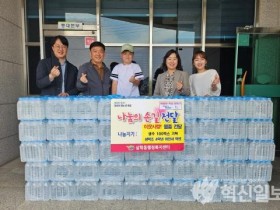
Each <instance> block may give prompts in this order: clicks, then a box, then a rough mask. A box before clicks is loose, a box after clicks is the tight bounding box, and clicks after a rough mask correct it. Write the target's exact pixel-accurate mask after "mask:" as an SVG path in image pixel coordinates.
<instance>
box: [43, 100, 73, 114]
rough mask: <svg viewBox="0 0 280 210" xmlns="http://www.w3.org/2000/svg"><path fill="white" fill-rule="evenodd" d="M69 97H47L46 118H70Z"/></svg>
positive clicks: (70, 102) (70, 103)
mask: <svg viewBox="0 0 280 210" xmlns="http://www.w3.org/2000/svg"><path fill="white" fill-rule="evenodd" d="M71 105H72V101H71V97H47V100H46V118H47V119H71V107H72V106H71Z"/></svg>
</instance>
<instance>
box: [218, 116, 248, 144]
mask: <svg viewBox="0 0 280 210" xmlns="http://www.w3.org/2000/svg"><path fill="white" fill-rule="evenodd" d="M222 130H223V135H222V138H223V139H247V121H246V120H236V119H225V120H223V121H222Z"/></svg>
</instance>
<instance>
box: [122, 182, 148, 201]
mask: <svg viewBox="0 0 280 210" xmlns="http://www.w3.org/2000/svg"><path fill="white" fill-rule="evenodd" d="M124 199H125V200H147V199H148V183H147V182H146V181H125V182H124Z"/></svg>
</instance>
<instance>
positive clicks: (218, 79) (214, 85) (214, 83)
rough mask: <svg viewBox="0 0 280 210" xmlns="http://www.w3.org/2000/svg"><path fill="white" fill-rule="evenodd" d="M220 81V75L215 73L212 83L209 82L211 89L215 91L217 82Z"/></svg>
mask: <svg viewBox="0 0 280 210" xmlns="http://www.w3.org/2000/svg"><path fill="white" fill-rule="evenodd" d="M219 83H220V77H219V76H218V75H217V74H216V76H215V78H214V80H213V82H212V84H211V89H212V91H216V90H217V84H219Z"/></svg>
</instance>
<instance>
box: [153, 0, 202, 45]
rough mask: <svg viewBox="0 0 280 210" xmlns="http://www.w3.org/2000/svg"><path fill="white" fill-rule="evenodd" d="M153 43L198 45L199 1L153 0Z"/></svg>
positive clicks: (199, 40)
mask: <svg viewBox="0 0 280 210" xmlns="http://www.w3.org/2000/svg"><path fill="white" fill-rule="evenodd" d="M153 20H154V25H153V43H159V44H161V43H168V44H176V43H180V44H194V43H200V42H201V39H200V34H201V1H197V0H176V1H174V0H155V1H154V17H153Z"/></svg>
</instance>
